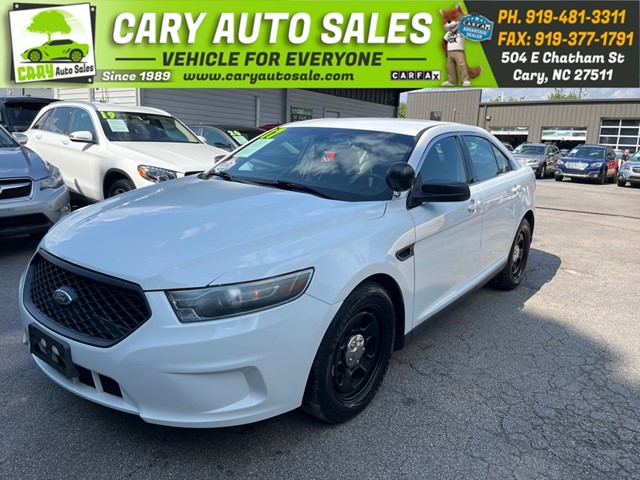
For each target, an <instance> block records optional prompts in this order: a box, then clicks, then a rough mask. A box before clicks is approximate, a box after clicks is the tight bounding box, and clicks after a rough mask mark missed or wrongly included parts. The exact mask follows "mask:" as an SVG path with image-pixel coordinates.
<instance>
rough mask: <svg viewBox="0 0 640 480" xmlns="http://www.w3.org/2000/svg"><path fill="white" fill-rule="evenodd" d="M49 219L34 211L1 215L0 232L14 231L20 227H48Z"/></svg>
mask: <svg viewBox="0 0 640 480" xmlns="http://www.w3.org/2000/svg"><path fill="white" fill-rule="evenodd" d="M51 225H52V224H51V221H49V219H48V218H47V217H46V216H44V215H43V214H41V213H34V214H32V215H16V216H15V217H2V218H0V233H2V232H3V231H4V230H8V231H14V230H20V229H31V228H42V229H45V228H49V227H50V226H51Z"/></svg>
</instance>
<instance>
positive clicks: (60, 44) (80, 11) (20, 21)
mask: <svg viewBox="0 0 640 480" xmlns="http://www.w3.org/2000/svg"><path fill="white" fill-rule="evenodd" d="M9 24H10V27H11V44H12V54H13V57H12V58H13V66H12V79H13V80H14V81H15V82H16V83H23V82H41V81H52V80H54V81H82V82H89V83H90V82H93V77H94V76H95V75H96V65H95V58H94V47H93V35H94V24H95V7H92V6H91V5H90V4H88V3H83V4H76V5H65V6H52V7H48V8H41V7H40V6H38V7H34V6H31V5H28V4H14V10H13V11H11V12H9ZM45 39H46V40H45Z"/></svg>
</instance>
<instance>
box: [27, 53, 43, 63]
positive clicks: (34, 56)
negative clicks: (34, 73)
mask: <svg viewBox="0 0 640 480" xmlns="http://www.w3.org/2000/svg"><path fill="white" fill-rule="evenodd" d="M29 60H30V61H32V62H33V63H35V62H39V61H40V60H42V53H40V50H31V51H30V52H29Z"/></svg>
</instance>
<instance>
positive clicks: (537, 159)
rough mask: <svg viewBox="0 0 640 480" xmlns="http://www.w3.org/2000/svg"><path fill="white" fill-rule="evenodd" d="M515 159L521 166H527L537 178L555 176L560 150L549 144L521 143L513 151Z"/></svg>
mask: <svg viewBox="0 0 640 480" xmlns="http://www.w3.org/2000/svg"><path fill="white" fill-rule="evenodd" d="M513 157H514V158H515V159H516V160H517V161H518V163H520V165H527V166H529V167H531V168H532V169H533V171H534V172H536V177H537V178H545V177H546V176H547V174H549V175H553V173H554V172H555V170H556V164H557V163H558V160H560V158H561V157H560V150H558V147H556V146H555V145H552V144H549V143H521V144H520V145H518V146H517V147H516V148H515V149H514V150H513Z"/></svg>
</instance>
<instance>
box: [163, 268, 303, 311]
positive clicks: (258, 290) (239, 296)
mask: <svg viewBox="0 0 640 480" xmlns="http://www.w3.org/2000/svg"><path fill="white" fill-rule="evenodd" d="M312 275H313V268H309V269H307V270H301V271H298V272H292V273H288V274H286V275H280V276H278V277H271V278H267V279H264V280H257V281H254V282H247V283H236V284H232V285H220V286H216V287H205V288H196V289H190V290H171V291H167V292H166V293H167V297H169V301H170V302H171V306H172V307H173V310H174V311H175V312H176V315H177V316H178V320H180V321H181V322H182V323H191V322H204V321H207V320H219V319H221V318H227V317H233V316H235V315H242V314H245V313H250V312H257V311H259V310H264V309H266V308H271V307H275V306H278V305H282V304H284V303H288V302H291V301H293V300H295V299H296V298H298V297H300V296H301V295H302V294H303V293H304V292H305V290H306V289H307V287H308V286H309V282H310V281H311V277H312Z"/></svg>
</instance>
